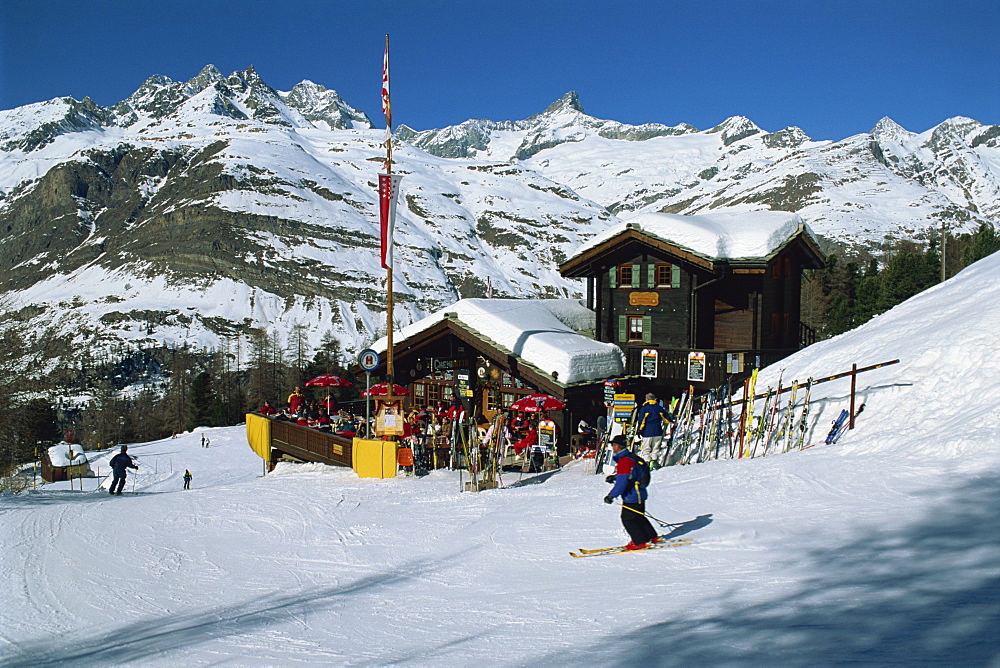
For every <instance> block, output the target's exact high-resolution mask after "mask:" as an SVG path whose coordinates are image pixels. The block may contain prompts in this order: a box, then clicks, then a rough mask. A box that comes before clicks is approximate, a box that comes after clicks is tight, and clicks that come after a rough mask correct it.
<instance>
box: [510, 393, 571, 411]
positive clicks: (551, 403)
mask: <svg viewBox="0 0 1000 668" xmlns="http://www.w3.org/2000/svg"><path fill="white" fill-rule="evenodd" d="M510 407H511V408H512V409H513V410H515V411H524V412H525V413H546V412H548V411H561V410H562V409H564V408H566V402H564V401H559V400H558V399H556V398H555V397H553V396H551V395H549V394H530V395H528V396H526V397H524V398H522V399H518V400H517V401H515V402H514V403H512V404H511V405H510Z"/></svg>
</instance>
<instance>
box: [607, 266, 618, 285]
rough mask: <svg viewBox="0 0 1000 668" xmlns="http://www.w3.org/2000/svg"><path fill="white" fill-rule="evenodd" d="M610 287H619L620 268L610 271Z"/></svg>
mask: <svg viewBox="0 0 1000 668" xmlns="http://www.w3.org/2000/svg"><path fill="white" fill-rule="evenodd" d="M608 287H609V288H617V287H618V267H611V268H610V269H608Z"/></svg>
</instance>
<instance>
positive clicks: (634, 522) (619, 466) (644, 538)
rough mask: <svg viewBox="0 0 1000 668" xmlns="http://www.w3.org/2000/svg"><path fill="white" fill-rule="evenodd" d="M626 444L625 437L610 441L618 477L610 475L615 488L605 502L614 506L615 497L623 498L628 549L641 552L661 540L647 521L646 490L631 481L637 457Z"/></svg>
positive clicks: (617, 437) (623, 515)
mask: <svg viewBox="0 0 1000 668" xmlns="http://www.w3.org/2000/svg"><path fill="white" fill-rule="evenodd" d="M626 444H627V440H626V438H625V436H624V435H622V434H619V435H618V436H615V437H614V438H612V439H611V450H612V451H613V452H614V456H613V457H612V458H611V460H612V461H613V462H614V463H615V475H613V476H608V482H614V487H612V488H611V491H610V492H608V495H607V496H605V497H604V503H614V499H615V497H617V496H620V497H621V499H622V526H623V527H625V531H626V532H628V535H629V538H631V539H632V540H631V541H629V543H628V545H626V546H625V549H626V550H641V549H642V548H644V547H647V546H648V544H649V543H650V542H653V543H659V542H660V541H661V540H662V539H661V538H660V536H659V534H658V533H657V532H656V529H654V528H653V525H652V524H650V523H649V520H648V519H646V499H647V498H648V496H649V494H648V492H646V487H645V486H644V485H641V484H639V483H637V482H634V481H630V480H629V478H630V477H631V474H632V468H633V467H634V466H635V465H636V462H637V457H636V456H635V455H634V454H632V453H631V452H629V450H628V448H627V447H626Z"/></svg>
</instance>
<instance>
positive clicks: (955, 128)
mask: <svg viewBox="0 0 1000 668" xmlns="http://www.w3.org/2000/svg"><path fill="white" fill-rule="evenodd" d="M395 136H396V140H397V143H398V146H397V148H396V149H395V150H394V156H395V158H396V164H395V171H397V172H398V173H401V174H404V179H403V182H402V186H401V197H400V204H399V214H398V220H397V237H396V243H397V258H398V259H399V260H400V271H399V272H398V273H397V276H396V285H395V292H396V293H397V294H396V297H397V305H398V306H397V316H398V317H399V318H400V319H401V320H400V323H398V324H406V323H407V322H409V321H412V320H414V319H416V318H419V317H421V316H422V315H423V314H425V313H427V312H429V311H431V310H434V309H436V308H440V307H441V306H444V305H447V304H448V303H450V302H451V301H454V300H456V299H459V298H462V297H478V296H483V295H484V294H485V292H486V289H487V284H489V286H490V287H491V289H492V290H493V291H494V294H496V295H497V296H512V297H518V296H520V297H529V296H571V295H579V294H581V290H582V288H581V286H580V285H579V284H578V283H577V282H575V281H569V280H566V279H563V278H562V277H560V276H559V275H558V272H557V269H556V268H557V266H558V264H559V263H560V261H561V260H562V259H565V257H567V256H568V255H569V254H571V253H572V252H573V250H574V249H575V248H577V247H579V245H581V244H582V243H584V242H585V241H586V240H587V239H588V238H590V237H591V236H593V235H594V234H596V233H599V232H600V231H602V230H603V229H606V228H607V227H608V226H610V225H611V224H613V223H614V222H617V221H618V220H619V219H620V217H621V216H628V215H631V214H632V213H640V212H645V211H666V212H671V213H697V212H699V211H707V210H713V209H718V208H722V207H727V208H732V207H736V208H738V209H739V208H742V209H744V210H752V209H761V208H765V209H768V208H769V209H777V210H787V211H796V212H798V213H799V214H800V215H802V217H803V218H804V219H805V220H806V221H807V222H808V223H809V224H810V225H811V226H812V227H813V229H814V230H815V231H817V232H818V233H820V234H822V235H824V236H826V237H827V238H829V239H832V240H836V241H840V242H842V243H859V244H863V245H868V246H869V247H872V248H875V247H877V246H878V244H879V243H880V242H881V240H882V239H883V237H885V236H887V235H889V236H891V235H925V236H926V235H929V234H933V233H935V232H936V230H938V229H939V228H940V226H941V225H942V224H944V225H948V226H950V227H951V228H952V229H953V230H956V231H957V230H962V229H971V228H972V227H974V226H975V225H977V224H979V223H980V222H988V223H990V224H993V225H996V224H998V223H1000V209H998V206H1000V204H998V203H1000V177H998V176H997V175H998V174H1000V149H998V142H1000V127H998V126H984V125H982V124H980V123H978V122H977V121H975V120H973V119H967V118H962V117H955V118H953V119H948V120H946V121H945V122H943V123H941V124H939V125H938V126H935V128H932V129H931V130H928V131H926V132H923V133H911V132H909V131H906V130H905V129H903V128H901V127H900V126H898V124H895V123H894V122H893V121H891V119H883V120H882V121H879V123H878V124H877V125H876V126H875V127H874V128H872V130H871V131H870V132H868V133H859V134H857V135H854V136H852V137H848V138H845V139H843V140H840V141H829V140H824V141H814V140H812V139H811V138H809V137H808V136H807V135H806V134H805V133H804V132H802V130H801V129H800V128H797V127H789V128H784V129H782V130H778V131H776V132H768V131H766V130H764V129H762V128H760V127H759V126H757V125H756V124H755V123H753V121H751V120H750V119H748V118H745V117H742V116H733V117H730V118H728V119H725V120H724V121H723V122H722V123H719V124H718V125H716V126H714V127H712V128H710V129H708V130H703V131H699V130H697V129H696V128H694V127H693V126H691V125H688V124H681V125H678V126H674V127H671V126H666V125H660V124H655V123H649V124H643V125H638V126H636V125H628V124H623V123H619V122H617V121H609V120H602V119H596V118H593V117H590V116H587V115H586V114H585V113H584V111H583V105H582V103H581V101H580V99H579V96H578V95H577V94H576V93H575V92H573V91H570V92H568V93H567V94H565V95H563V96H562V97H560V98H559V99H558V100H556V101H554V102H553V103H552V104H551V105H549V106H548V107H547V108H546V109H545V110H544V111H542V112H540V113H538V114H534V115H532V116H529V117H528V118H526V119H523V120H519V121H491V120H486V119H479V120H469V121H466V122H465V123H462V124H459V125H457V126H451V127H448V128H439V129H435V130H427V131H422V132H417V131H414V130H412V129H410V128H407V127H406V126H399V128H398V129H397V131H396V133H395ZM382 142H383V134H382V131H379V130H376V129H374V127H373V124H372V123H371V120H370V119H369V118H368V117H367V116H366V115H365V114H364V113H363V112H361V111H359V110H357V109H355V108H353V107H351V106H350V105H349V104H347V103H346V102H345V101H344V100H343V99H342V98H341V97H340V96H339V94H337V93H336V91H334V90H330V89H327V88H326V87H324V86H322V85H319V84H315V83H313V82H310V81H303V82H300V83H299V84H296V85H295V86H294V87H293V88H292V90H290V91H285V92H281V91H277V90H275V89H273V88H271V87H270V86H269V85H267V83H266V82H264V81H263V80H262V79H261V78H260V77H259V75H257V73H256V71H255V70H254V68H253V67H249V68H247V69H246V70H243V71H241V72H234V73H232V74H230V75H229V76H225V75H223V74H222V73H221V72H220V71H219V70H218V69H217V68H215V67H214V66H211V65H207V66H206V67H204V68H203V69H202V70H201V71H200V72H199V73H198V74H197V75H196V76H195V77H192V78H191V79H189V80H187V81H185V82H174V81H172V80H170V79H169V78H167V77H164V76H161V75H154V76H152V77H149V78H147V79H146V81H144V82H143V83H142V84H141V85H140V86H139V88H138V89H137V90H136V92H135V93H133V94H132V95H131V96H129V97H128V98H126V100H123V101H121V102H119V103H117V104H115V105H112V106H110V107H101V106H99V105H97V104H95V103H94V102H93V101H92V100H90V99H89V98H84V100H82V101H76V100H73V99H72V98H57V99H55V100H50V101H47V102H42V103H37V104H34V105H26V106H25V107H20V108H18V109H14V110H8V111H0V229H2V230H5V231H4V237H3V238H4V244H3V245H2V248H0V267H2V268H3V269H4V272H2V277H0V300H2V301H3V303H5V305H6V307H7V308H6V310H7V311H8V313H9V314H13V315H12V316H11V317H15V318H18V319H20V320H22V321H23V322H25V323H26V324H27V325H28V326H29V327H30V328H31V329H32V330H34V331H37V332H39V335H40V336H44V337H49V338H51V339H52V340H59V341H65V342H66V347H67V349H73V348H74V347H75V346H79V345H82V344H84V343H86V342H90V343H93V342H95V341H105V340H106V341H107V343H108V345H111V344H112V343H116V342H121V341H125V342H127V343H128V344H129V345H134V346H140V345H161V344H164V343H169V344H177V343H188V344H192V345H203V346H217V345H219V344H220V342H221V341H223V340H224V339H226V338H227V337H233V336H239V337H247V336H250V334H251V333H252V330H254V329H255V328H266V329H269V330H273V331H274V332H275V333H276V334H277V335H278V336H279V337H280V338H287V336H289V332H290V331H291V330H292V329H293V328H295V327H296V326H297V325H304V326H305V327H306V329H307V336H308V339H309V342H310V344H312V345H316V344H318V342H319V341H320V340H321V339H322V338H323V337H324V336H326V335H333V336H335V337H336V338H337V339H338V340H339V341H340V342H341V344H342V347H343V348H344V350H345V351H348V352H356V351H357V350H359V349H361V348H363V347H365V346H366V345H367V343H369V342H370V341H372V340H374V339H375V338H377V335H378V334H379V333H380V332H381V331H384V327H385V320H384V317H385V315H384V305H383V302H384V297H383V295H382V294H381V289H380V287H379V286H380V285H381V284H382V281H383V276H384V273H383V271H382V270H381V268H380V267H379V266H378V260H377V252H376V251H375V248H376V247H377V245H378V243H379V232H378V224H377V194H376V187H375V182H376V173H377V171H378V170H379V168H380V166H381V162H382V160H383V157H382V155H383V152H384V148H383V146H382ZM56 314H58V317H55V316H56Z"/></svg>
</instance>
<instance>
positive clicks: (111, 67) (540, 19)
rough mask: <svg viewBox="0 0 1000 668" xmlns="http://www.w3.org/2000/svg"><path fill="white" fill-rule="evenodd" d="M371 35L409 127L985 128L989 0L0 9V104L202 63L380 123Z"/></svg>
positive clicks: (119, 87)
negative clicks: (386, 51)
mask: <svg viewBox="0 0 1000 668" xmlns="http://www.w3.org/2000/svg"><path fill="white" fill-rule="evenodd" d="M386 33H388V34H389V35H390V38H391V44H392V96H393V109H394V121H395V123H396V125H399V124H401V123H405V124H407V125H409V126H411V127H413V128H415V129H418V130H422V129H427V128H434V127H444V126H447V125H452V124H455V123H460V122H462V121H464V120H467V119H469V118H489V119H492V120H508V119H510V120H518V119H522V118H526V117H528V116H530V115H531V114H534V113H537V112H539V111H542V110H543V109H544V108H545V107H546V106H548V105H549V104H550V103H551V102H552V101H554V100H556V99H557V98H559V97H560V96H562V95H563V94H564V93H566V92H567V91H570V90H576V91H577V92H578V93H579V95H580V99H581V102H582V103H583V107H584V109H585V110H586V112H587V113H588V114H590V115H591V116H595V117H598V118H606V119H613V120H617V121H622V122H625V123H633V124H639V123H647V122H656V123H665V124H668V125H676V124H677V123H682V122H684V123H690V124H692V125H694V126H695V127H698V128H699V129H706V128H710V127H712V126H714V125H716V124H718V123H719V122H720V121H722V120H724V119H725V118H727V117H729V116H736V115H743V116H747V117H749V118H750V119H752V120H753V121H754V122H756V123H757V124H758V125H760V126H761V127H763V128H764V129H765V130H770V131H774V130H779V129H781V128H783V127H786V126H789V125H797V126H799V127H801V128H802V129H803V130H805V132H806V133H807V134H809V135H810V136H812V137H813V138H816V139H841V138H843V137H847V136H850V135H853V134H857V133H859V132H867V131H868V130H870V129H871V127H872V126H873V125H874V124H875V123H876V122H877V121H878V120H879V119H880V118H881V117H883V116H889V117H891V118H893V119H894V120H895V121H897V122H898V123H900V124H901V125H903V126H904V127H906V128H907V129H909V130H912V131H915V132H921V131H923V130H926V129H928V128H930V127H932V126H934V125H936V124H938V123H940V122H941V121H943V120H944V119H946V118H950V117H952V116H969V117H971V118H975V119H976V120H979V121H981V122H983V123H990V124H997V123H1000V39H998V37H997V35H998V34H1000V2H998V1H997V0H975V1H973V0H951V1H949V2H944V1H937V0H935V1H927V0H906V1H899V2H885V1H880V0H868V1H865V2H855V1H846V2H841V1H838V0H816V1H813V0H798V1H797V2H788V1H778V0H770V1H768V0H763V1H757V2H736V1H715V2H713V1H711V0H699V1H696V2H672V1H668V0H660V1H658V2H646V1H641V2H640V1H632V0H619V1H617V2H598V1H596V0H576V1H574V2H568V1H563V0H533V1H525V0H509V1H506V2H499V1H496V2H481V1H479V0H450V1H445V0H421V1H420V2H411V1H408V0H393V1H390V0H352V1H350V2H343V1H341V0H325V1H311V0H285V1H283V2H274V1H273V0H269V1H266V2H265V1H260V0H241V1H239V2H236V1H231V0H217V1H213V0H197V1H192V0H169V1H157V2H150V1H147V0H133V1H130V2H120V1H117V0H89V1H83V2H81V1H79V0H75V1H73V2H69V1H67V0H4V2H3V3H2V7H0V109H10V108H13V107H17V106H20V105H23V104H28V103H31V102H39V101H42V100H47V99H51V98H54V97H62V96H66V95H69V96H72V97H74V98H76V99H81V98H83V97H84V96H90V97H91V98H93V99H94V100H95V101H96V102H98V103H99V104H102V105H110V104H114V103H115V102H118V101H120V100H122V99H124V98H126V97H128V96H129V95H130V94H131V93H132V92H134V91H135V89H136V88H138V87H139V85H140V84H141V83H142V82H143V80H144V79H146V78H147V77H149V76H151V75H153V74H163V75H166V76H168V77H170V78H171V79H174V80H178V81H179V80H186V79H189V78H191V77H193V76H195V75H196V74H197V73H198V71H199V70H200V69H201V68H202V67H203V66H204V65H206V64H208V63H212V64H214V65H216V66H217V67H218V68H219V69H220V70H222V72H223V73H224V74H229V73H230V72H233V71H235V70H242V69H245V68H246V67H247V66H249V65H253V66H254V67H255V68H256V69H257V72H258V73H259V74H260V75H261V77H263V79H264V80H265V81H267V82H268V83H269V84H270V85H271V86H273V87H275V88H277V89H279V90H288V89H290V88H291V87H292V86H293V85H294V84H295V83H297V82H299V81H301V80H303V79H310V80H312V81H315V82H317V83H320V84H323V85H325V86H327V87H328V88H332V89H334V90H336V91H338V92H339V93H340V94H341V96H342V97H343V98H344V99H345V100H346V101H347V102H348V103H349V104H351V105H352V106H355V107H358V108H360V109H362V110H363V111H365V112H367V113H368V115H369V116H370V117H371V118H372V120H373V121H375V122H376V124H377V125H379V126H380V127H381V126H382V124H383V120H382V119H381V117H380V106H379V104H380V102H379V82H380V78H381V64H382V63H381V61H382V49H383V44H384V35H385V34H386Z"/></svg>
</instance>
